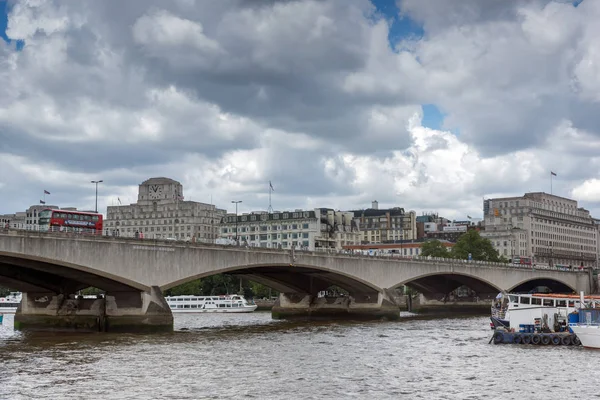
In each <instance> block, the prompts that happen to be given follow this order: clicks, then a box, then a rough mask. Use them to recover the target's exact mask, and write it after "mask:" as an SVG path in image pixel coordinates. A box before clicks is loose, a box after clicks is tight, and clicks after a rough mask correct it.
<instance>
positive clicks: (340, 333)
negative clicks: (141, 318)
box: [0, 312, 597, 399]
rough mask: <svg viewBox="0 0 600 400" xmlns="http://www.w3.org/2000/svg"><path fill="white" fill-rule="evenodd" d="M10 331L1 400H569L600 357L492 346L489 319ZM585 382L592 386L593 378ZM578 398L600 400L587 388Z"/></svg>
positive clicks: (1, 349)
mask: <svg viewBox="0 0 600 400" xmlns="http://www.w3.org/2000/svg"><path fill="white" fill-rule="evenodd" d="M11 326H12V316H5V324H4V325H3V326H1V327H0V377H1V378H0V399H29V398H35V399H41V398H48V399H59V398H81V399H93V398H104V399H140V398H167V399H199V398H211V399H221V398H223V399H225V398H228V399H232V398H234V399H235V398H257V399H292V398H293V399H296V398H298V399H323V398H328V399H342V398H343V399H346V398H357V399H363V398H373V399H388V398H389V399H392V398H393V399H397V398H408V399H481V398H529V399H540V398H545V397H546V395H547V394H548V393H552V396H553V397H557V398H561V397H563V398H565V397H567V396H568V397H572V395H573V378H574V376H575V375H576V374H577V371H579V370H580V366H582V365H595V358H596V357H597V352H593V351H587V350H584V349H582V348H574V347H533V346H511V345H502V346H494V345H488V340H489V338H490V336H491V332H490V330H489V322H488V319H487V318H482V317H477V318H463V319H458V318H457V319H441V320H405V321H400V322H367V323H365V322H360V323H358V322H340V321H335V322H289V321H274V320H272V319H271V316H270V313H268V312H267V313H263V312H255V313H251V314H237V315H233V314H202V315H192V314H185V315H181V314H178V315H176V316H175V329H176V331H175V332H174V333H170V334H160V335H149V336H144V335H117V334H62V333H61V334H56V333H55V334H48V333H35V334H34V333H26V334H23V333H19V332H14V331H13V330H12V328H11ZM540 360H543V362H542V363H541V365H540ZM592 363H593V364H592ZM569 371H570V372H569ZM586 371H587V372H586V374H587V375H588V377H586V381H588V382H595V381H596V378H597V377H596V375H597V373H596V372H595V368H589V369H586ZM577 391H578V393H577V397H578V398H591V397H594V396H596V390H595V389H594V385H591V384H590V385H578V387H577Z"/></svg>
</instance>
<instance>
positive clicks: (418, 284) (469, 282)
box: [392, 271, 502, 294]
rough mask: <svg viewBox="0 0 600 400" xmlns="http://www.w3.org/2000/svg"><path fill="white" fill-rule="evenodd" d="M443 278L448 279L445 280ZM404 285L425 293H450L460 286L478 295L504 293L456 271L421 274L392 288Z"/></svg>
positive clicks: (486, 283) (478, 278)
mask: <svg viewBox="0 0 600 400" xmlns="http://www.w3.org/2000/svg"><path fill="white" fill-rule="evenodd" d="M443 278H446V279H445V280H443ZM403 285H404V286H408V287H414V288H415V289H417V290H418V291H420V292H423V293H449V292H451V291H452V290H454V289H456V288H458V287H460V286H467V287H469V288H471V289H473V290H475V292H478V293H480V292H484V293H492V292H493V293H494V294H496V293H499V292H501V291H502V288H500V287H498V286H497V285H495V284H494V283H492V282H490V281H488V280H487V279H484V278H481V277H479V276H475V275H473V274H469V273H460V272H454V271H436V272H432V273H425V274H420V275H417V276H414V277H410V278H408V279H405V280H403V281H401V282H399V283H397V284H395V285H394V286H392V289H396V288H398V287H399V286H403ZM478 289H479V290H478Z"/></svg>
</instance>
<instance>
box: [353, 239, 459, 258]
mask: <svg viewBox="0 0 600 400" xmlns="http://www.w3.org/2000/svg"><path fill="white" fill-rule="evenodd" d="M441 242H442V246H444V247H445V248H446V250H447V251H448V253H449V252H450V250H452V247H453V246H454V244H455V243H452V242H448V241H445V240H441ZM423 243H426V242H425V241H418V242H409V243H393V244H392V243H388V244H359V245H348V246H344V249H345V250H348V251H351V252H353V253H361V254H365V255H372V256H398V257H414V256H420V255H421V247H422V246H423Z"/></svg>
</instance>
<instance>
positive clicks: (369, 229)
mask: <svg viewBox="0 0 600 400" xmlns="http://www.w3.org/2000/svg"><path fill="white" fill-rule="evenodd" d="M352 212H353V213H354V219H355V221H356V224H357V225H358V229H359V231H360V232H361V235H362V237H361V241H362V243H393V242H396V241H402V240H416V239H417V215H416V213H415V212H414V211H410V212H408V213H405V212H404V209H403V208H401V207H394V208H389V209H379V203H378V202H377V201H373V203H372V204H371V208H367V209H366V210H355V211H352Z"/></svg>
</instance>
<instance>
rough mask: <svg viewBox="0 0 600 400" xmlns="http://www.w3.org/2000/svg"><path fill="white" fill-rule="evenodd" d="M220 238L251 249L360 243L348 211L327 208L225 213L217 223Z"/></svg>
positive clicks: (310, 247)
mask: <svg viewBox="0 0 600 400" xmlns="http://www.w3.org/2000/svg"><path fill="white" fill-rule="evenodd" d="M221 238H222V239H224V240H227V241H229V242H231V243H234V242H239V243H240V244H243V245H248V246H252V247H267V248H282V249H291V248H296V249H306V250H311V251H314V250H318V249H342V247H343V246H345V245H349V244H357V243H360V238H361V236H360V232H359V231H358V227H357V226H356V224H355V222H354V214H353V213H352V212H343V211H335V210H333V209H329V208H315V209H314V210H294V211H283V212H281V211H275V212H273V213H268V212H266V211H259V212H252V213H249V214H241V215H237V216H236V215H235V214H227V215H226V216H224V217H223V218H222V221H221Z"/></svg>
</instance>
